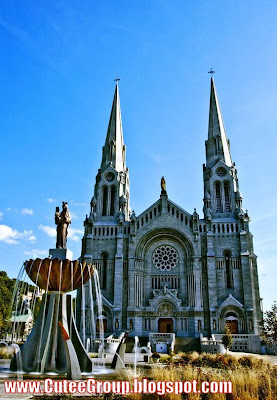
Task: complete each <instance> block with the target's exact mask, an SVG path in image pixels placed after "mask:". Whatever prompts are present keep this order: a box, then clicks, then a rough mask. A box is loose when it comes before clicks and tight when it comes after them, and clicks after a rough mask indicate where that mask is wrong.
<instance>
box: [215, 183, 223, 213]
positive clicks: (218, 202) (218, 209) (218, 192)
mask: <svg viewBox="0 0 277 400" xmlns="http://www.w3.org/2000/svg"><path fill="white" fill-rule="evenodd" d="M215 201H216V212H222V207H221V190H220V183H219V182H216V184H215Z"/></svg>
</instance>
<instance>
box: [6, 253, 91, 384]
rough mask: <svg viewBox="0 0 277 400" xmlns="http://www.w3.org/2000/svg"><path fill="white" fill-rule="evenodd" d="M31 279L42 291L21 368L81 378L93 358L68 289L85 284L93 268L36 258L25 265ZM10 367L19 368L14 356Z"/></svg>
mask: <svg viewBox="0 0 277 400" xmlns="http://www.w3.org/2000/svg"><path fill="white" fill-rule="evenodd" d="M24 267H25V270H26V272H27V274H28V276H29V277H30V279H31V280H32V281H33V282H34V283H35V284H37V285H38V286H39V288H41V289H43V290H45V293H44V295H43V299H42V303H41V306H40V311H39V314H38V317H37V320H36V323H35V326H34V328H33V330H32V332H31V334H30V335H29V337H28V339H27V341H26V343H25V344H24V346H23V348H22V350H21V353H22V367H23V371H25V372H29V373H30V372H39V373H40V374H43V373H45V372H46V373H47V372H56V373H59V374H64V373H65V372H67V375H68V377H71V378H72V379H81V376H82V375H81V374H82V372H91V371H92V360H91V359H90V357H89V356H88V353H87V352H86V349H85V348H84V345H83V343H82V341H81V339H80V337H79V334H78V331H77V328H76V324H75V318H74V314H73V307H72V298H71V295H69V294H66V293H67V292H69V291H72V290H76V289H78V288H79V287H80V286H81V285H82V284H85V283H86V282H87V281H88V280H89V279H90V277H91V276H92V275H93V273H94V267H93V266H91V265H87V264H86V263H85V262H79V261H78V260H75V261H70V260H68V259H65V260H60V259H57V258H55V259H53V260H52V259H49V258H46V259H44V260H41V259H36V260H29V261H27V262H26V263H25V265H24ZM11 370H18V365H17V363H16V358H15V357H14V358H13V360H12V362H11Z"/></svg>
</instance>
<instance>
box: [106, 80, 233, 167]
mask: <svg viewBox="0 0 277 400" xmlns="http://www.w3.org/2000/svg"><path fill="white" fill-rule="evenodd" d="M125 151H126V148H125V145H124V142H123V129H122V120H121V109H120V99H119V89H118V81H117V82H116V86H115V92H114V98H113V104H112V110H111V115H110V120H109V125H108V131H107V136H106V141H105V145H104V147H103V156H102V163H101V171H104V170H105V169H106V168H107V167H108V166H109V165H111V166H112V167H113V168H114V169H115V170H116V171H117V172H121V171H125V169H126V164H125V163H126V155H125ZM206 160H207V163H206V165H207V167H208V168H211V167H212V166H213V165H214V164H215V163H216V162H217V161H218V160H222V161H223V162H224V163H225V164H226V165H227V166H228V167H231V166H232V159H231V153H230V148H229V140H228V139H227V136H226V133H225V129H224V124H223V119H222V114H221V111H220V106H219V101H218V97H217V93H216V88H215V83H214V79H213V78H211V93H210V111H209V130H208V140H206Z"/></svg>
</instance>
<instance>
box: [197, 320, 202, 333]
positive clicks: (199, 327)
mask: <svg viewBox="0 0 277 400" xmlns="http://www.w3.org/2000/svg"><path fill="white" fill-rule="evenodd" d="M197 329H198V332H200V331H201V330H202V322H201V319H199V320H198V323H197Z"/></svg>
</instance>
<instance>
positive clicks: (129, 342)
mask: <svg viewBox="0 0 277 400" xmlns="http://www.w3.org/2000/svg"><path fill="white" fill-rule="evenodd" d="M147 343H148V337H147V336H141V337H139V345H140V347H143V346H147ZM134 345H135V338H134V337H130V336H129V337H128V340H127V345H126V353H132V351H133V348H134Z"/></svg>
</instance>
